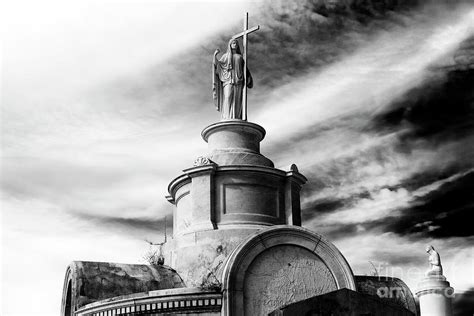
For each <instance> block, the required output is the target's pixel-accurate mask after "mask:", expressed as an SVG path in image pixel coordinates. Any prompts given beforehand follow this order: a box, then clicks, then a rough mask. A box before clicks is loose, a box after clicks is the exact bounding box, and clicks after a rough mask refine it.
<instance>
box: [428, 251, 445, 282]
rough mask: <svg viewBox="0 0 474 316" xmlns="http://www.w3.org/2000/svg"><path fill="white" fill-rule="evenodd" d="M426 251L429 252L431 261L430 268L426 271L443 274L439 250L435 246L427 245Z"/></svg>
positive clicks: (432, 273) (430, 273)
mask: <svg viewBox="0 0 474 316" xmlns="http://www.w3.org/2000/svg"><path fill="white" fill-rule="evenodd" d="M426 252H427V253H428V254H429V257H428V261H429V263H430V269H429V270H428V271H426V273H425V274H426V275H427V276H430V275H443V267H442V266H441V258H440V257H439V254H438V252H436V250H435V249H434V248H433V246H431V245H428V246H426Z"/></svg>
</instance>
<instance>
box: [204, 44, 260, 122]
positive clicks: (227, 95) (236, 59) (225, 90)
mask: <svg viewBox="0 0 474 316" xmlns="http://www.w3.org/2000/svg"><path fill="white" fill-rule="evenodd" d="M244 68H246V67H245V65H244V59H243V57H242V55H241V54H240V51H237V52H235V53H232V52H231V50H228V51H227V53H225V54H224V55H223V56H222V57H221V59H219V60H217V61H216V62H215V63H214V69H213V70H214V71H213V74H214V78H213V82H214V87H213V93H214V103H215V105H216V107H217V110H218V111H220V112H221V113H222V118H223V119H242V91H243V85H244ZM252 86H253V82H252V76H251V75H250V72H249V71H248V69H247V87H248V88H251V87H252Z"/></svg>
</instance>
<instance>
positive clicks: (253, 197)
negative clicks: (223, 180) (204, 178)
mask: <svg viewBox="0 0 474 316" xmlns="http://www.w3.org/2000/svg"><path fill="white" fill-rule="evenodd" d="M242 197H245V199H243V198H242ZM279 198H280V196H279V192H278V188H276V187H271V186H267V185H261V184H244V183H229V184H224V209H223V213H224V214H230V213H235V214H239V213H249V214H252V213H257V211H260V214H264V215H268V216H273V217H278V210H279V208H280V206H279Z"/></svg>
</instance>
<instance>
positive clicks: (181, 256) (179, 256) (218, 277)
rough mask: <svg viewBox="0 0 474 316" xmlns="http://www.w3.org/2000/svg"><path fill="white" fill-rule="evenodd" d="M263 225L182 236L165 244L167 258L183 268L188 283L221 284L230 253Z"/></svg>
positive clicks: (205, 286)
mask: <svg viewBox="0 0 474 316" xmlns="http://www.w3.org/2000/svg"><path fill="white" fill-rule="evenodd" d="M259 229H261V228H260V227H239V228H233V229H232V228H228V229H219V230H212V231H201V232H196V233H193V234H187V235H183V236H179V238H175V239H173V240H171V241H169V242H168V243H167V244H166V245H165V248H164V249H165V258H166V259H165V262H166V263H167V264H170V265H171V266H173V267H174V268H175V269H176V270H177V271H178V272H179V275H180V276H181V277H182V278H183V280H184V282H185V283H186V285H187V286H192V287H203V288H216V287H220V285H221V283H222V268H223V263H224V262H225V260H226V258H227V256H228V255H229V254H230V253H231V252H232V251H233V250H234V249H235V248H236V247H237V246H238V245H239V244H240V243H241V242H242V241H243V240H245V239H246V238H248V236H249V235H251V234H253V233H255V232H256V231H258V230H259Z"/></svg>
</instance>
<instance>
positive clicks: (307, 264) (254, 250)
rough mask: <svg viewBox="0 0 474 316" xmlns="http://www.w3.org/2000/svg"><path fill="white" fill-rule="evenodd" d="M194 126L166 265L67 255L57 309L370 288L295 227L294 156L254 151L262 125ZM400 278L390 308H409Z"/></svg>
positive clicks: (225, 305)
mask: <svg viewBox="0 0 474 316" xmlns="http://www.w3.org/2000/svg"><path fill="white" fill-rule="evenodd" d="M201 135H202V137H203V139H204V140H205V141H206V142H207V143H208V148H209V152H208V154H207V155H205V156H202V157H198V158H197V159H195V163H194V166H192V167H191V168H188V169H184V170H183V173H182V174H181V175H180V176H178V177H177V178H175V179H174V180H172V181H171V183H170V185H169V187H168V191H169V196H168V197H167V199H168V201H169V202H171V203H172V204H173V206H174V210H173V238H170V240H168V241H167V243H166V244H164V245H163V253H164V263H165V265H161V266H157V267H152V266H150V268H147V267H146V266H137V265H126V264H120V265H118V264H108V263H88V264H86V265H84V264H81V269H78V268H77V267H78V265H77V263H75V264H73V265H72V266H71V267H72V268H71V269H69V270H68V273H67V275H66V280H65V287H64V294H63V306H62V310H61V312H62V315H67V316H71V315H94V316H103V315H171V314H172V315H196V314H201V315H232V316H237V315H238V316H240V315H242V316H243V315H250V316H259V315H268V314H269V313H272V312H273V311H275V310H278V309H281V308H284V307H285V306H287V305H288V304H293V303H297V302H302V301H305V300H308V299H311V298H313V297H318V296H320V295H324V294H327V293H343V292H337V291H341V290H345V291H350V292H348V293H349V294H347V295H348V296H350V297H352V298H354V300H356V301H357V300H360V303H361V304H362V303H363V301H364V300H365V299H364V298H362V297H365V296H367V295H369V296H371V297H374V295H375V292H370V291H366V292H364V293H365V294H364V295H365V296H364V295H356V294H358V293H356V292H357V291H358V288H359V289H360V288H363V289H368V288H370V286H368V284H369V283H368V281H367V280H365V279H363V284H358V282H357V278H355V277H354V275H353V273H352V271H351V268H350V266H349V264H348V263H347V261H346V260H345V258H344V257H343V255H342V254H341V253H340V252H339V251H338V249H337V248H336V247H335V246H334V245H333V244H331V243H330V242H329V241H328V240H326V239H325V238H324V237H323V236H321V235H319V234H317V233H316V232H312V231H310V230H308V229H305V228H302V227H300V226H301V208H300V190H301V188H302V186H303V184H304V183H305V182H306V178H305V177H304V176H303V175H302V174H300V173H299V171H298V168H297V167H296V166H295V165H290V167H288V168H285V169H277V168H275V167H274V164H273V162H272V161H271V160H270V159H268V158H267V157H265V156H264V155H262V154H261V153H260V142H261V141H262V140H263V138H264V136H265V130H264V129H263V128H262V127H261V126H259V125H257V124H254V123H250V122H246V121H242V120H225V121H221V122H218V123H215V124H211V125H210V126H208V127H206V128H205V129H204V130H203V132H202V134H201ZM97 267H101V268H100V269H98V268H97ZM74 271H80V272H74ZM104 278H105V280H106V282H104ZM121 278H125V279H126V280H125V279H124V280H121ZM125 281H126V282H125ZM378 282H379V283H378V284H379V285H378V286H386V285H388V284H389V283H383V282H382V281H378ZM372 283H373V282H372ZM372 283H370V284H372ZM399 283H401V284H404V283H403V282H402V281H400V280H399ZM127 284H129V285H130V286H128V285H127ZM403 288H404V289H406V290H404V294H403V297H404V298H405V301H403V302H402V301H400V303H401V304H402V303H404V304H405V305H401V306H402V307H401V310H402V312H400V313H398V314H397V313H395V314H393V315H413V314H416V311H415V310H414V308H413V306H411V305H410V306H408V305H407V304H406V298H409V299H413V295H412V294H411V292H410V291H409V290H408V288H407V287H406V286H404V287H403ZM364 291H365V290H364ZM84 293H86V297H84V296H85V295H84ZM344 293H346V292H344ZM350 293H356V294H354V295H353V294H350ZM344 295H346V294H344ZM344 295H343V296H344ZM335 297H336V298H337V297H342V296H341V295H339V294H338V295H336V296H335ZM322 301H324V300H320V302H322ZM410 302H411V300H410ZM377 304H382V305H383V304H385V303H384V302H378V303H377ZM342 305H344V304H342ZM354 306H355V305H354ZM340 315H345V314H340ZM348 315H349V314H348ZM380 315H382V314H380Z"/></svg>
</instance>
